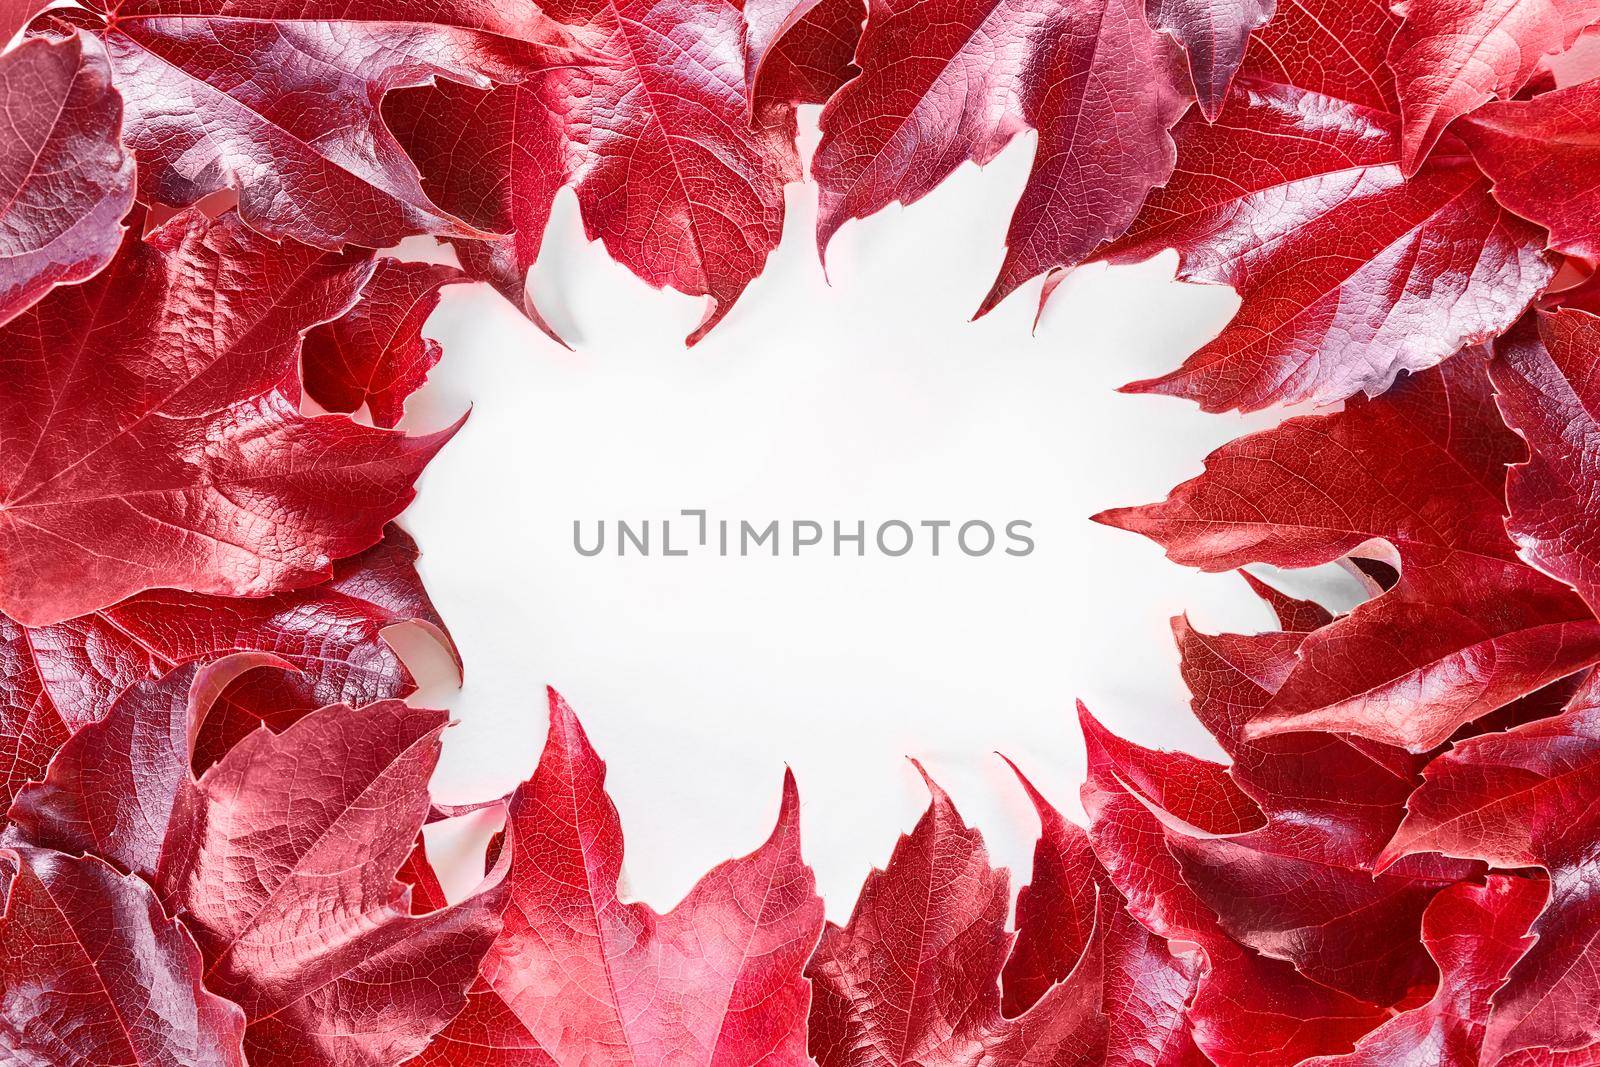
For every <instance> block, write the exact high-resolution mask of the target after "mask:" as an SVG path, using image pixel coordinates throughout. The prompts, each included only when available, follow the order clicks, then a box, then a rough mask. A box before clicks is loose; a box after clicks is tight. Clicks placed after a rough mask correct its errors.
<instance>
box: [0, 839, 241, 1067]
mask: <svg viewBox="0 0 1600 1067" xmlns="http://www.w3.org/2000/svg"><path fill="white" fill-rule="evenodd" d="M0 901H3V904H4V912H3V914H0V1019H3V1020H4V1021H3V1022H0V1059H4V1060H5V1062H7V1063H13V1064H19V1065H20V1064H41V1065H43V1064H49V1065H51V1067H105V1065H107V1064H119V1065H120V1064H125V1065H128V1067H186V1065H190V1064H194V1065H198V1064H205V1065H207V1067H213V1065H214V1067H244V1053H243V1050H242V1048H241V1047H240V1040H241V1038H242V1037H243V1034H244V1014H243V1013H242V1012H241V1011H240V1010H239V1009H238V1007H237V1006H235V1005H233V1004H230V1003H228V1002H227V1001H226V1000H223V999H222V998H221V997H218V996H216V995H215V994H213V993H210V992H207V991H206V989H205V988H204V987H203V986H202V985H201V982H200V971H201V964H200V953H199V952H198V951H197V950H196V949H195V945H194V941H193V940H192V939H191V938H190V937H189V935H188V934H187V933H185V932H184V930H183V927H182V926H181V925H180V924H179V923H177V922H175V921H173V920H172V919H169V918H167V916H166V915H165V914H164V913H163V912H162V910H161V905H160V903H159V902H157V900H156V896H155V893H154V892H152V891H151V889H150V887H149V886H147V885H146V884H145V883H144V882H143V881H141V880H140V879H138V878H137V877H134V876H133V875H128V874H122V873H120V872H118V871H117V870H115V869H114V868H112V867H111V866H110V865H108V864H106V863H105V862H103V861H102V860H98V859H96V858H94V857H92V856H85V857H82V858H77V859H74V858H72V857H69V856H63V855H60V854H59V853H55V852H49V851H46V850H43V849H31V848H7V849H3V850H0Z"/></svg>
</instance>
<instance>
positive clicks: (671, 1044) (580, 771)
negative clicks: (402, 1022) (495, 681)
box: [416, 690, 822, 1067]
mask: <svg viewBox="0 0 1600 1067" xmlns="http://www.w3.org/2000/svg"><path fill="white" fill-rule="evenodd" d="M798 820H799V796H798V793H797V791H796V789H795V785H794V780H793V778H792V777H788V778H786V779H785V782H784V793H783V803H782V808H781V810H780V811H779V814H778V823H777V826H776V827H775V828H774V829H773V832H772V836H771V837H770V838H768V839H767V841H766V843H764V844H763V845H762V846H761V847H760V848H759V849H757V850H756V851H755V852H752V853H750V854H749V855H748V856H744V857H741V858H739V859H735V860H729V861H728V862H726V863H723V864H721V865H719V866H717V867H715V868H713V869H712V870H711V871H710V872H709V873H708V874H706V876H705V877H704V878H702V879H701V880H700V881H699V883H698V884H696V886H695V887H694V888H693V889H692V890H690V892H689V895H688V896H687V897H686V898H685V899H684V900H683V902H682V903H680V904H679V905H678V906H677V907H676V908H674V909H673V910H672V911H670V912H668V913H667V914H665V915H658V914H657V913H656V912H654V911H652V910H651V909H650V908H649V907H648V906H646V905H644V904H642V903H624V902H623V901H622V900H620V899H619V898H618V890H617V879H618V876H619V875H620V874H621V869H622V826H621V823H620V821H619V820H618V818H617V812H616V808H615V807H613V806H612V804H611V801H610V799H609V798H608V797H607V796H606V794H605V765H604V764H603V763H602V762H601V761H600V758H599V756H598V755H596V753H595V751H594V749H593V748H592V747H590V745H589V740H588V738H587V736H586V735H585V734H584V732H583V728H582V727H581V726H579V725H578V720H577V718H576V716H574V715H573V713H572V710H571V709H570V708H569V707H567V705H566V702H565V701H563V700H562V699H561V698H560V697H559V696H558V695H557V694H556V693H555V692H554V691H553V690H552V691H551V693H550V732H549V735H548V737H547V739H546V741H545V750H544V754H543V755H542V756H541V757H540V760H539V767H538V769H537V771H535V773H534V776H533V777H532V778H531V779H530V780H529V781H528V782H527V783H525V784H524V785H523V786H521V787H519V788H518V790H517V791H516V793H514V794H513V796H512V799H511V805H510V811H509V813H508V814H507V819H506V848H508V849H509V850H510V853H511V855H512V856H513V859H512V861H511V873H510V876H509V879H508V881H507V895H506V897H505V905H504V906H505V911H504V928H503V929H502V931H501V933H500V936H499V937H498V939H496V941H495V943H494V946H493V948H492V949H491V950H490V952H489V955H488V956H487V957H486V958H485V959H484V962H483V968H482V974H481V977H480V978H479V980H478V983H477V984H476V985H475V986H474V987H473V989H472V992H471V993H470V994H469V996H468V998H467V1003H466V1007H465V1008H464V1009H463V1010H462V1011H461V1013H460V1014H459V1015H458V1016H457V1017H456V1018H455V1019H454V1020H453V1021H452V1022H451V1023H450V1025H449V1026H448V1027H446V1028H445V1030H444V1032H443V1033H441V1034H440V1035H439V1036H438V1037H437V1038H436V1039H435V1040H434V1042H433V1044H432V1045H431V1046H430V1047H429V1048H428V1050H427V1051H426V1052H425V1053H424V1054H423V1055H422V1056H420V1057H419V1058H418V1059H417V1061H416V1063H417V1064H418V1065H420V1067H434V1065H445V1064H463V1063H480V1062H483V1056H484V1055H486V1052H485V1050H493V1052H494V1056H495V1059H494V1062H495V1063H498V1064H505V1065H507V1067H509V1065H512V1064H517V1065H524V1067H532V1065H539V1064H552V1063H588V1062H595V1063H599V1062H605V1063H619V1064H620V1063H626V1064H640V1065H641V1067H642V1065H645V1064H649V1065H651V1067H654V1065H656V1064H661V1065H674V1067H676V1065H687V1064H707V1065H709V1064H724V1063H727V1064H734V1063H754V1062H758V1061H759V1062H762V1063H771V1064H803V1063H806V1062H808V1061H807V1060H806V1057H805V1006H806V1002H807V1000H808V997H809V991H808V989H807V987H806V983H805V981H804V980H803V979H802V977H801V968H802V967H803V966H804V965H805V961H806V957H807V956H809V955H810V954H811V950H812V947H813V946H814V945H815V943H816V937H817V931H818V930H819V928H820V927H821V924H822V901H821V900H820V899H819V898H818V897H817V895H816V893H815V892H814V890H813V888H812V887H813V880H812V876H811V870H810V868H808V867H807V866H806V865H805V863H804V861H803V860H802V859H801V856H800V838H799V821H798Z"/></svg>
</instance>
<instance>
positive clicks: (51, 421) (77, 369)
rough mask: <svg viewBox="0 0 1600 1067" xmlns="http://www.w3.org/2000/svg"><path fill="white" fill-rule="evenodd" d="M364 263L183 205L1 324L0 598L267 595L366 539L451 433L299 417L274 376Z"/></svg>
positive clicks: (317, 572) (352, 284)
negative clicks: (97, 269) (172, 592)
mask: <svg viewBox="0 0 1600 1067" xmlns="http://www.w3.org/2000/svg"><path fill="white" fill-rule="evenodd" d="M371 269H372V267H371V260H370V258H369V257H368V256H366V255H365V254H361V253H355V252H346V253H334V252H321V251H317V250H315V249H312V248H309V247H307V246H305V245H299V244H294V243H292V242H284V243H281V244H279V243H274V242H272V241H270V240H267V239H265V238H263V237H260V236H258V235H256V234H255V233H253V232H251V231H250V230H248V229H246V228H245V227H244V226H243V224H242V223H240V221H239V220H238V218H237V217H236V216H234V215H232V214H229V215H225V216H223V217H222V218H221V219H218V220H214V221H213V220H210V219H207V218H206V217H205V216H203V215H201V214H199V213H198V212H188V213H185V214H183V215H181V216H179V217H178V218H175V219H173V220H172V221H171V222H169V223H167V224H166V225H164V226H162V227H161V228H160V229H159V230H158V231H156V232H155V233H154V234H152V235H151V236H150V238H149V239H148V241H142V240H140V239H139V237H138V235H137V232H136V231H132V230H130V232H129V235H128V236H127V237H126V238H125V239H124V241H123V247H122V250H121V251H120V252H119V253H118V254H117V258H116V259H115V260H114V261H113V262H112V264H111V265H110V266H109V267H107V268H106V269H105V270H104V271H102V272H101V273H100V274H99V275H97V276H96V277H95V278H94V279H93V280H91V281H89V282H87V283H85V284H83V285H80V286H75V287H71V288H63V289H58V290H56V291H55V292H53V293H51V294H50V296H48V297H46V298H45V299H44V300H43V301H41V302H40V303H38V304H36V305H34V307H32V308H31V309H29V310H28V311H27V312H25V313H24V314H23V315H21V316H19V317H18V318H16V319H14V320H12V322H11V323H10V324H9V325H8V326H6V327H4V328H3V329H0V387H3V389H4V394H5V402H4V403H3V404H0V467H3V469H4V470H5V474H4V475H3V476H0V478H3V481H0V611H4V612H5V613H6V614H7V615H9V616H10V617H11V618H13V619H15V620H17V621H18V622H20V623H22V624H24V625H27V626H44V625H48V624H51V623H56V622H60V621H62V620H64V619H69V618H72V617H74V616H77V615H81V614H83V613H85V612H88V611H94V610H96V609H99V608H103V607H106V606H108V605H111V604H114V603H116V602H117V601H118V600H121V599H122V598H124V597H126V596H129V595H131V594H134V593H138V592H142V591H144V590H146V589H151V588H158V587H173V588H178V589H185V590H188V591H191V592H198V593H220V594H227V595H231V596H241V595H243V596H264V595H267V594H271V593H277V592H282V591H284V590H286V589H293V588H299V587H304V586H308V585H313V584H315V583H316V582H318V581H321V580H323V579H325V578H327V577H328V576H329V574H330V573H331V569H332V562H333V560H335V559H338V558H340V557H343V556H349V555H353V554H354V553H356V552H359V551H361V550H362V549H365V548H367V547H369V546H370V545H372V544H374V543H376V542H377V540H378V538H379V537H380V535H381V532H382V529H383V525H384V523H386V522H387V521H388V520H389V519H391V518H392V517H393V516H394V515H395V514H396V513H397V512H398V511H399V510H400V509H401V508H402V507H404V506H405V504H406V503H407V502H408V501H409V500H410V498H411V495H412V491H411V483H412V481H413V480H414V479H415V478H416V476H417V474H418V472H420V471H421V469H422V467H423V465H424V464H426V463H427V461H428V459H429V458H431V457H432V455H433V454H434V453H435V452H436V451H438V449H439V448H440V446H442V445H443V444H444V442H445V441H446V440H448V439H449V437H450V435H451V433H453V432H454V430H453V428H452V429H447V430H444V431H441V432H439V433H435V434H431V435H428V436H424V437H414V438H413V437H407V436H405V435H403V434H399V433H395V432H392V431H386V430H378V429H373V428H370V427H365V426H360V425H357V424H356V423H354V422H352V421H350V420H349V419H347V418H344V417H342V416H327V417H321V418H308V417H306V416H303V415H301V414H300V413H299V411H297V410H296V409H295V408H294V407H293V406H291V404H290V403H289V401H288V400H287V399H286V398H285V397H284V396H283V395H282V394H281V393H280V392H278V390H277V386H278V385H279V383H281V382H283V381H284V380H285V379H287V378H288V377H289V376H290V375H292V373H293V369H294V366H295V361H296V357H297V356H298V354H299V349H300V335H301V332H302V331H304V330H305V329H307V328H309V327H310V326H312V325H314V324H316V323H318V322H322V321H325V320H328V319H331V318H335V317H337V316H338V315H339V314H341V313H342V312H344V310H345V309H346V308H348V307H349V305H350V304H351V302H352V301H353V300H354V299H355V296H356V292H357V291H358V290H359V288H360V287H361V285H362V283H363V282H365V281H366V278H367V276H368V274H369V273H370V272H371Z"/></svg>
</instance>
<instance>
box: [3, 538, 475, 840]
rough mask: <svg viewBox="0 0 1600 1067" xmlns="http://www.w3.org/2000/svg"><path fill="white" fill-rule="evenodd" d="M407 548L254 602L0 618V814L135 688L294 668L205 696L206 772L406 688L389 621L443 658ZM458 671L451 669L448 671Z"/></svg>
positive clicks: (184, 596)
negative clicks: (247, 739)
mask: <svg viewBox="0 0 1600 1067" xmlns="http://www.w3.org/2000/svg"><path fill="white" fill-rule="evenodd" d="M416 558H417V551H416V546H415V545H414V544H413V543H412V541H411V539H410V538H409V537H408V536H406V534H405V532H404V531H402V530H401V529H400V528H399V527H397V526H393V525H391V526H389V527H388V529H387V530H386V531H385V532H384V539H383V541H381V542H379V543H378V544H377V545H374V546H373V547H372V548H370V549H368V550H367V551H365V552H363V553H361V554H360V555H358V556H352V557H350V558H349V559H345V560H340V561H339V563H337V564H336V565H335V566H334V575H333V577H332V578H331V579H330V580H328V581H327V582H324V583H322V584H321V585H317V586H313V587H312V588H310V589H302V590H298V591H296V592H293V593H281V594H278V595H277V596H271V597H264V598H262V599H259V600H244V599H237V598H231V597H209V596H200V595H197V594H194V593H178V592H173V591H170V590H161V591H156V592H151V593H141V594H139V595H137V596H133V597H129V598H128V599H127V600H124V601H121V602H119V603H117V604H114V605H112V606H111V607H109V608H103V609H101V610H100V611H98V612H94V613H92V614H89V615H82V616H79V617H78V618H76V619H71V620H68V621H67V622H64V623H58V624H56V625H53V626H42V627H32V628H30V627H25V626H22V625H20V624H18V623H15V622H13V621H12V620H10V619H7V618H5V617H4V616H3V615H0V694H3V697H4V700H3V703H0V766H4V767H5V772H4V773H3V774H0V810H3V809H4V808H5V807H7V806H9V805H10V803H11V798H12V796H13V795H14V794H15V793H16V790H17V789H18V787H20V786H21V785H22V784H23V783H24V782H26V781H30V780H33V779H37V778H41V777H43V775H44V770H45V767H46V765H47V764H48V763H49V762H50V759H51V757H52V756H53V755H54V754H55V752H56V749H57V748H59V747H60V745H61V743H62V742H63V741H65V740H66V739H67V737H68V736H70V735H71V734H72V733H73V731H75V730H77V729H78V728H80V727H82V726H83V725H85V724H86V723H92V722H95V721H96V720H98V719H100V718H101V717H102V716H104V715H105V714H106V711H107V709H109V708H110V707H111V706H112V705H113V704H114V703H115V701H116V700H117V699H118V697H119V696H120V695H121V694H122V693H123V692H124V691H126V690H127V689H128V688H129V687H130V686H133V685H136V684H138V683H139V682H140V681H141V680H146V679H150V678H153V677H155V676H157V675H160V674H164V673H166V672H167V671H169V670H171V669H172V668H174V667H177V666H179V665H181V664H185V663H191V662H194V661H197V660H210V659H216V658H219V657H222V656H225V655H228V654H230V653H234V652H245V651H270V652H271V653H272V654H273V655H274V656H275V657H277V658H279V659H282V660H284V661H286V662H287V663H288V664H289V665H291V666H292V667H294V668H295V670H294V671H288V672H286V671H257V672H252V673H250V674H247V675H245V676H244V677H242V678H240V679H239V680H238V681H237V682H236V683H235V684H233V685H231V686H229V687H228V689H227V690H226V691H225V692H224V693H223V694H222V695H221V696H220V697H218V698H217V700H216V701H215V703H213V704H212V706H211V712H210V714H209V715H208V716H207V717H206V720H205V722H204V724H203V725H202V726H201V728H200V734H199V736H198V738H197V739H196V742H195V745H196V749H197V753H196V762H197V764H198V765H199V766H201V767H204V766H207V765H209V764H211V763H213V762H215V761H216V760H217V759H218V758H219V757H220V756H221V754H222V753H223V752H225V751H227V749H229V748H231V747H232V746H233V744H234V742H236V741H237V740H239V739H240V738H242V737H243V736H244V735H245V734H248V733H249V732H250V731H251V730H253V729H255V728H256V727H257V726H258V725H260V724H261V723H263V722H265V723H267V724H268V725H270V726H271V727H272V728H273V729H282V728H283V727H285V726H287V725H288V724H289V723H291V722H293V721H294V720H295V719H297V718H299V717H300V716H301V715H303V714H304V713H305V712H307V711H310V710H312V709H314V708H319V707H322V706H323V705H325V704H335V703H351V704H365V703H370V702H372V701H375V700H382V699H385V698H388V697H403V696H407V695H408V694H410V693H412V692H413V691H415V689H416V683H415V682H414V681H413V679H412V677H411V674H410V672H409V671H407V670H406V667H405V664H404V663H402V662H401V661H400V658H399V657H398V656H397V655H395V652H394V650H393V649H392V648H391V647H390V646H389V644H388V643H387V642H386V641H385V640H384V639H383V636H382V635H383V632H384V630H385V629H386V628H388V627H390V626H395V625H398V624H401V623H416V624H419V625H421V626H423V627H425V628H426V629H427V630H429V631H430V632H431V633H432V634H433V635H434V636H435V637H436V638H437V639H438V640H439V642H440V643H441V644H442V645H444V646H445V647H447V648H449V649H451V650H452V651H453V649H454V646H453V645H452V644H451V642H450V638H449V635H448V634H447V633H446V632H445V630H444V624H443V621H442V620H441V619H440V618H439V616H438V613H437V612H436V611H435V610H434V607H433V604H432V603H431V602H430V601H429V600H428V596H427V594H426V593H425V592H424V591H423V589H422V585H421V582H420V581H419V580H418V577H417V573H416ZM457 663H458V664H459V659H458V660H457Z"/></svg>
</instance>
